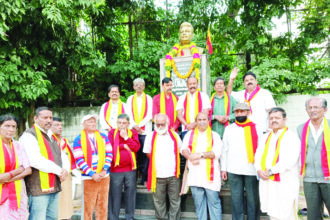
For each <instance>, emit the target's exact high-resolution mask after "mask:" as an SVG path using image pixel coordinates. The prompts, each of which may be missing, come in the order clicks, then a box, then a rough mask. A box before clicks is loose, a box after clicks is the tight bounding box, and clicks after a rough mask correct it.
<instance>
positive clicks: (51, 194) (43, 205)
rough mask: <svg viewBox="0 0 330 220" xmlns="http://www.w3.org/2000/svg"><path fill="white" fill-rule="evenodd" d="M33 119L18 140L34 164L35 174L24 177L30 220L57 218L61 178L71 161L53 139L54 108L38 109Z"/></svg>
mask: <svg viewBox="0 0 330 220" xmlns="http://www.w3.org/2000/svg"><path fill="white" fill-rule="evenodd" d="M34 122H35V123H34V125H33V127H32V128H30V129H28V130H26V131H25V132H24V133H23V135H22V137H21V138H20V140H19V142H20V144H21V145H22V146H23V147H24V149H25V152H26V155H27V157H28V159H29V161H30V165H31V167H32V174H31V175H30V176H27V177H26V178H25V184H26V189H27V194H28V196H29V212H30V215H29V219H30V220H32V219H33V220H34V219H35V220H39V219H57V218H58V203H59V192H60V191H61V181H64V180H65V179H66V178H67V176H68V171H67V170H66V169H64V168H67V167H69V166H70V164H69V161H68V159H67V157H66V155H65V153H64V152H61V149H60V148H59V146H58V144H57V143H56V142H55V141H53V139H52V132H51V131H50V128H51V126H52V123H53V115H52V111H51V110H50V109H49V108H47V107H39V108H37V110H36V112H35V116H34ZM63 167H64V168H63Z"/></svg>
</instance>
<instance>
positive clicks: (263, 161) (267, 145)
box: [261, 126, 288, 182]
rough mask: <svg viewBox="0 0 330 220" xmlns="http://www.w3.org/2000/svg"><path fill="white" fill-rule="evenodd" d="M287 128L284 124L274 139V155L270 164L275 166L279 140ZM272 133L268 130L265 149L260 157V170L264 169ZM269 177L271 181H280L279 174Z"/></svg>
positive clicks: (277, 157) (278, 152) (277, 159)
mask: <svg viewBox="0 0 330 220" xmlns="http://www.w3.org/2000/svg"><path fill="white" fill-rule="evenodd" d="M287 130H288V127H287V126H285V128H284V130H283V131H282V133H281V135H280V136H279V138H278V139H277V140H276V146H275V155H274V158H273V162H272V166H275V164H277V163H278V161H279V158H280V147H281V141H282V138H283V136H284V134H285V132H286V131H287ZM272 135H273V132H270V133H269V135H268V137H267V139H266V143H265V149H264V152H263V154H262V157H261V169H262V170H266V159H267V155H268V150H269V142H270V139H271V137H272ZM269 179H270V180H273V181H276V182H279V181H280V174H279V173H276V174H274V175H273V176H270V177H269Z"/></svg>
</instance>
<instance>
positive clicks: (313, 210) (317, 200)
mask: <svg viewBox="0 0 330 220" xmlns="http://www.w3.org/2000/svg"><path fill="white" fill-rule="evenodd" d="M304 194H305V198H306V204H307V219H313V220H321V219H323V212H324V210H323V204H325V206H326V207H327V209H328V211H330V184H329V183H313V182H304Z"/></svg>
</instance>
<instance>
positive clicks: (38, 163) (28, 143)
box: [19, 124, 71, 176]
mask: <svg viewBox="0 0 330 220" xmlns="http://www.w3.org/2000/svg"><path fill="white" fill-rule="evenodd" d="M36 126H37V127H38V128H39V129H40V130H41V131H42V132H44V133H47V135H48V137H49V139H50V140H52V141H55V140H53V138H52V132H51V130H48V132H45V131H44V130H43V129H42V128H40V127H39V126H38V125H37V124H36ZM19 143H20V145H21V146H22V147H23V148H24V149H25V152H26V155H27V157H28V158H29V162H30V165H31V167H33V168H35V169H37V170H40V171H42V172H45V173H54V174H56V175H58V176H59V175H61V172H62V168H63V169H65V170H67V171H68V172H69V171H70V169H69V167H70V166H71V164H70V161H69V159H68V157H67V156H66V154H65V152H64V151H61V159H62V167H60V166H58V165H57V164H56V163H54V162H53V161H51V160H48V159H47V158H45V157H44V156H42V155H41V153H40V147H39V144H38V140H37V138H36V137H35V136H33V135H32V134H30V133H27V132H24V133H23V135H22V136H21V138H20V139H19Z"/></svg>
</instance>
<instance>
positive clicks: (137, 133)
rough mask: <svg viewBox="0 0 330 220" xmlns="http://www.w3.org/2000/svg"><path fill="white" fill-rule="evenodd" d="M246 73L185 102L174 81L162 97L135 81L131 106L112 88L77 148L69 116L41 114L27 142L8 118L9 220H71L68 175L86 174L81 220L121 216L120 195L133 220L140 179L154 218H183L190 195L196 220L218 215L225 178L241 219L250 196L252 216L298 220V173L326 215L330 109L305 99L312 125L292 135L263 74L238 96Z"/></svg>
mask: <svg viewBox="0 0 330 220" xmlns="http://www.w3.org/2000/svg"><path fill="white" fill-rule="evenodd" d="M237 73H238V69H236V68H235V69H234V70H233V71H232V73H231V75H230V80H229V83H228V86H227V87H228V88H227V90H226V86H225V79H224V78H222V77H218V78H216V79H215V80H214V83H213V85H214V90H215V93H214V94H212V96H211V98H209V97H208V95H207V94H206V93H204V92H202V91H200V89H199V88H198V87H199V86H198V84H199V82H198V80H197V79H196V78H195V77H189V78H188V79H187V89H188V91H187V93H185V94H183V95H182V96H180V97H177V96H176V95H175V94H173V93H172V87H173V85H172V80H171V78H164V79H163V80H162V82H161V84H162V92H161V93H160V94H158V95H156V96H155V97H153V99H152V98H151V97H150V96H149V95H147V94H145V92H144V89H145V82H144V80H143V79H141V78H138V79H135V80H134V81H133V88H134V90H135V91H136V93H135V94H134V95H132V96H130V97H129V98H128V99H127V102H126V103H124V102H122V101H121V99H120V90H119V86H117V85H111V86H110V87H109V89H108V96H109V98H110V99H109V101H108V102H106V103H104V104H103V105H102V107H101V110H100V114H99V115H94V114H88V115H85V116H84V117H83V118H82V120H81V124H82V131H81V133H80V134H79V135H78V136H77V137H76V138H75V139H74V141H73V146H72V148H71V147H70V145H69V143H68V141H67V139H66V138H64V137H62V135H61V133H62V129H63V124H62V121H61V119H59V118H57V117H53V115H52V111H51V110H50V109H49V108H47V107H39V108H38V109H36V111H35V116H34V122H35V123H34V125H33V127H31V128H29V129H28V130H26V131H25V132H24V133H23V135H22V136H21V137H20V138H19V141H18V142H17V141H14V140H13V137H14V135H15V132H16V129H17V125H18V124H17V120H16V118H15V117H14V116H12V115H3V116H1V117H0V145H1V146H0V199H1V200H0V218H1V216H9V219H27V218H29V219H37V220H40V219H58V218H60V219H69V218H70V217H71V215H72V198H71V197H72V192H71V184H72V183H71V181H72V180H71V175H72V172H74V171H75V170H79V171H80V172H81V177H82V182H83V184H82V185H83V206H82V210H83V215H84V219H92V216H93V212H95V219H111V220H117V219H119V214H120V207H121V200H122V194H123V195H124V197H125V198H124V199H125V218H126V219H127V220H132V219H133V218H134V210H135V203H136V201H135V200H136V199H135V196H136V184H137V179H138V178H137V176H138V175H139V176H140V177H141V183H142V184H146V186H147V188H148V190H150V191H151V192H152V196H153V203H154V208H155V215H156V218H157V219H171V220H174V219H180V216H181V213H180V205H181V195H182V194H185V193H186V192H187V189H188V187H189V188H190V191H191V193H192V196H193V199H194V203H195V208H196V214H197V217H198V219H200V220H204V219H207V218H208V216H209V217H210V219H212V220H213V219H217V220H218V219H221V218H222V207H221V201H220V197H219V192H220V190H221V185H222V184H221V181H226V180H228V181H229V187H230V192H231V193H230V194H231V204H232V219H234V220H243V219H244V215H245V210H244V209H245V208H244V195H246V214H247V217H248V219H259V218H260V212H261V211H262V212H265V213H267V214H268V215H269V216H270V217H271V219H281V220H293V219H297V210H296V208H297V199H298V193H299V172H300V174H301V176H303V184H304V193H305V197H306V202H307V210H308V211H307V213H308V219H310V220H318V219H323V217H322V216H323V205H324V204H325V206H326V207H327V209H328V210H330V196H329V195H330V177H329V176H330V175H329V169H330V162H329V161H330V130H329V123H330V121H329V120H327V119H325V113H326V111H327V101H326V100H325V99H324V98H321V97H318V96H316V97H312V98H310V99H308V100H307V101H306V106H305V107H306V111H307V113H308V115H309V117H310V119H309V120H308V121H307V122H305V123H304V124H302V125H301V126H299V127H298V133H297V132H294V131H292V130H288V127H287V126H286V112H285V110H284V109H283V108H280V107H276V105H275V102H274V100H273V98H272V95H271V93H270V92H269V91H268V90H265V89H262V88H260V86H259V85H258V83H257V79H256V75H255V74H254V73H252V72H247V73H246V74H245V75H244V76H243V83H244V86H245V90H242V91H239V92H232V91H231V90H232V85H233V82H234V80H235V78H236V76H237ZM98 120H99V122H100V125H101V130H98V129H97V124H98ZM180 126H181V132H180V135H179V134H178V131H179V130H178V129H179V128H180ZM182 156H183V157H184V158H185V159H186V161H187V162H186V169H184V172H183V173H182V171H181V169H180V163H181V160H182V159H183V157H182ZM299 161H300V163H299ZM182 176H183V178H181V177H182ZM60 191H61V192H60ZM123 191H124V193H122V192H123ZM167 196H168V198H169V209H168V210H167V202H166V197H167ZM59 207H61V208H59Z"/></svg>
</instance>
